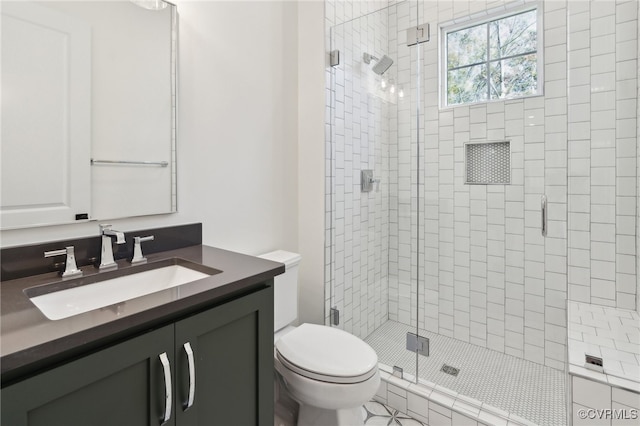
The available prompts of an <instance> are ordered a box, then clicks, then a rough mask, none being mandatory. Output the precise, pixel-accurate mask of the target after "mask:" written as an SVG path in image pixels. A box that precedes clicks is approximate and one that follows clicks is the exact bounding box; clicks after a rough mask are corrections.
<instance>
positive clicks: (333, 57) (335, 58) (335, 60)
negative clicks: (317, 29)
mask: <svg viewBox="0 0 640 426" xmlns="http://www.w3.org/2000/svg"><path fill="white" fill-rule="evenodd" d="M329 65H331V66H332V67H337V66H338V65H340V51H339V50H332V51H331V52H330V53H329Z"/></svg>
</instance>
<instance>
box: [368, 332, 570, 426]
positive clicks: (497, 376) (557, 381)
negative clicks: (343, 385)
mask: <svg viewBox="0 0 640 426" xmlns="http://www.w3.org/2000/svg"><path fill="white" fill-rule="evenodd" d="M411 331H413V332H415V328H414V327H411V326H408V325H405V324H401V323H398V322H395V321H387V322H386V323H384V324H383V325H381V326H380V327H379V328H378V329H377V330H376V331H374V332H373V333H372V334H371V335H369V336H368V337H367V338H366V339H365V341H366V342H367V343H368V344H369V345H371V347H372V348H373V349H374V350H375V351H376V353H377V354H378V361H379V362H380V363H381V364H384V365H387V366H398V367H401V368H402V369H403V370H404V371H405V372H409V375H413V374H414V373H415V369H416V356H415V353H413V352H410V351H407V350H406V346H405V343H406V341H405V336H406V333H407V332H411ZM420 334H421V335H424V336H425V337H428V338H429V339H430V344H431V353H430V356H428V357H423V356H420V357H418V377H419V382H420V383H422V384H424V385H425V386H426V387H427V388H429V387H431V388H438V389H443V388H444V389H445V390H444V392H445V393H446V392H447V390H448V391H449V394H451V395H463V396H464V397H463V398H466V399H467V400H469V401H477V402H478V403H480V404H481V405H485V404H486V405H489V406H491V407H494V408H495V409H497V410H494V411H497V412H500V413H502V415H503V416H504V415H506V416H507V417H508V416H509V414H513V415H515V416H518V417H520V418H523V419H526V420H528V421H529V422H531V423H533V424H538V425H564V424H566V419H567V417H566V403H565V375H564V372H562V371H559V370H556V369H554V368H551V367H546V366H544V365H541V364H537V363H534V362H531V361H527V360H524V359H521V358H518V357H514V356H511V355H507V354H504V353H502V352H497V351H493V350H491V349H487V348H483V347H480V346H477V345H473V344H470V343H466V342H462V341H460V340H456V339H453V338H450V337H446V336H442V335H438V334H435V333H430V332H421V333H420ZM443 365H446V366H448V367H452V368H455V369H458V370H459V373H458V375H456V376H454V375H451V374H448V373H447V372H445V371H442V367H443ZM445 370H449V372H450V369H446V368H445ZM454 409H455V407H454Z"/></svg>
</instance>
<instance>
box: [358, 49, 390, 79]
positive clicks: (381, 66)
mask: <svg viewBox="0 0 640 426" xmlns="http://www.w3.org/2000/svg"><path fill="white" fill-rule="evenodd" d="M372 59H373V60H374V61H376V64H375V65H374V66H373V68H372V70H373V72H375V73H376V74H378V75H382V74H384V73H385V72H386V71H387V70H388V69H389V67H390V66H391V65H393V59H391V58H390V57H388V56H387V55H382V59H378V58H376V57H375V56H373V55H370V54H368V53H366V52H365V53H363V54H362V60H363V61H364V63H365V64H367V65H369V64H370V63H371V60H372Z"/></svg>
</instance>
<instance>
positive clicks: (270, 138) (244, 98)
mask: <svg viewBox="0 0 640 426" xmlns="http://www.w3.org/2000/svg"><path fill="white" fill-rule="evenodd" d="M178 12H179V14H180V43H179V71H178V73H179V79H180V86H179V89H180V96H179V104H178V110H179V116H178V120H179V121H178V127H179V137H178V144H179V146H178V162H179V165H182V168H181V169H180V170H179V174H178V182H179V185H180V187H181V188H182V190H181V191H180V192H179V194H178V206H179V209H180V210H181V211H182V212H189V213H190V214H192V215H193V216H195V217H197V218H199V219H200V220H202V222H203V241H204V243H205V244H209V245H213V246H217V247H222V248H228V249H231V250H237V251H242V252H246V253H249V254H260V253H263V252H266V251H270V250H273V249H276V248H282V249H287V250H291V251H296V250H297V229H296V228H297V217H298V211H297V147H296V144H297V141H296V138H297V105H296V96H297V71H296V67H297V52H296V20H295V18H296V5H295V3H292V2H279V1H277V2H276V1H274V2H265V1H260V2H202V1H197V2H189V1H184V2H183V1H180V2H178Z"/></svg>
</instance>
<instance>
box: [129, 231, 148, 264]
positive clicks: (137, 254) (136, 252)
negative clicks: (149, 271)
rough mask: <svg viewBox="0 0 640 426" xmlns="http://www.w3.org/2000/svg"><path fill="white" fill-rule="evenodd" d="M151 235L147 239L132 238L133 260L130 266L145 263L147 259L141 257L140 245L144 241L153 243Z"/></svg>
mask: <svg viewBox="0 0 640 426" xmlns="http://www.w3.org/2000/svg"><path fill="white" fill-rule="evenodd" d="M153 240H154V237H153V235H149V236H147V237H133V258H132V259H131V264H132V265H135V264H137V263H145V262H146V261H147V258H146V257H144V256H143V255H142V243H143V242H145V241H153Z"/></svg>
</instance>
